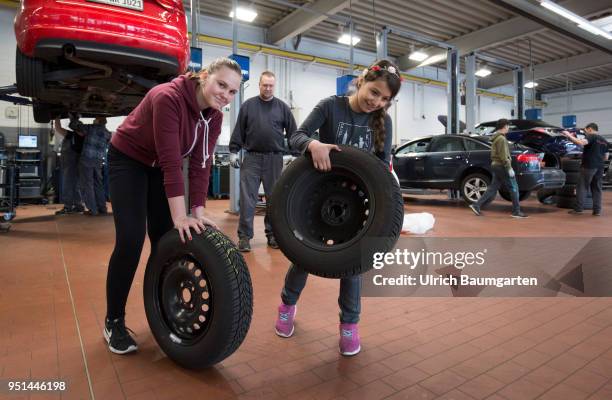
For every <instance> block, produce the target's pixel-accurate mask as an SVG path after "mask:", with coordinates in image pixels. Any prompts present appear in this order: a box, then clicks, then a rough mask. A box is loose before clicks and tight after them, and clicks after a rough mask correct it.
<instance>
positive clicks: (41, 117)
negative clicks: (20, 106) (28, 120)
mask: <svg viewBox="0 0 612 400" xmlns="http://www.w3.org/2000/svg"><path fill="white" fill-rule="evenodd" d="M32 114H33V115H34V121H36V122H38V123H39V124H46V123H49V122H51V120H52V119H53V114H52V107H51V106H49V105H47V104H41V103H34V104H33V105H32Z"/></svg>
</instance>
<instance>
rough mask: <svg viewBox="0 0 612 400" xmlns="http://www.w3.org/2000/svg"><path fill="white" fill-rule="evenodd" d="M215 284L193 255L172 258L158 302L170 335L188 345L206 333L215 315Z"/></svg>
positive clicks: (159, 286)
mask: <svg viewBox="0 0 612 400" xmlns="http://www.w3.org/2000/svg"><path fill="white" fill-rule="evenodd" d="M212 299H213V293H212V287H211V285H210V280H209V279H208V276H207V275H206V272H205V269H204V268H203V266H202V265H201V264H200V263H199V262H198V261H196V260H195V258H193V257H192V256H190V255H184V256H181V257H179V258H176V259H173V260H169V261H168V263H166V265H165V266H164V268H163V273H162V274H161V276H160V279H159V284H158V293H157V305H158V309H159V311H160V315H161V317H162V320H163V322H164V324H165V325H166V327H167V328H168V330H169V331H170V339H171V340H172V341H174V342H176V343H179V344H183V345H189V344H192V343H193V342H196V341H198V340H200V339H201V338H202V337H204V336H205V335H206V332H207V330H208V327H209V325H210V321H211V319H212Z"/></svg>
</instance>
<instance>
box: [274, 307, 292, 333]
mask: <svg viewBox="0 0 612 400" xmlns="http://www.w3.org/2000/svg"><path fill="white" fill-rule="evenodd" d="M296 311H297V307H296V306H295V305H293V306H288V305H286V304H285V303H281V305H280V306H278V318H277V319H276V334H277V335H278V336H280V337H284V338H288V337H291V335H293V330H294V328H295V327H294V326H293V320H294V319H295V313H296Z"/></svg>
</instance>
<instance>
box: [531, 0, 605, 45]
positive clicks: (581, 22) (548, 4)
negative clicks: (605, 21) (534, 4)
mask: <svg viewBox="0 0 612 400" xmlns="http://www.w3.org/2000/svg"><path fill="white" fill-rule="evenodd" d="M540 5H541V6H542V7H544V8H547V9H549V10H550V11H552V12H554V13H556V14H559V15H560V16H562V17H563V18H567V19H569V20H570V21H572V22H574V23H576V24H578V27H579V28H582V29H584V30H586V31H588V32H590V33H592V34H594V35H601V36H603V37H605V38H606V39H612V35H611V34H610V33H608V32H606V31H604V30H603V29H601V28H599V27H597V26H595V25H593V24H592V23H591V21H589V20H587V19H585V18H582V17H581V16H580V15H577V14H574V13H573V12H571V11H570V10H568V9H566V8H563V7H561V6H560V5H558V4H557V3H553V2H552V1H549V0H541V1H540Z"/></svg>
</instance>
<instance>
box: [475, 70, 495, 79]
mask: <svg viewBox="0 0 612 400" xmlns="http://www.w3.org/2000/svg"><path fill="white" fill-rule="evenodd" d="M475 75H476V76H479V77H481V78H484V77H487V76H489V75H491V70H490V69H487V68H485V67H482V68H480V69H479V70H478V71H476V72H475Z"/></svg>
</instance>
